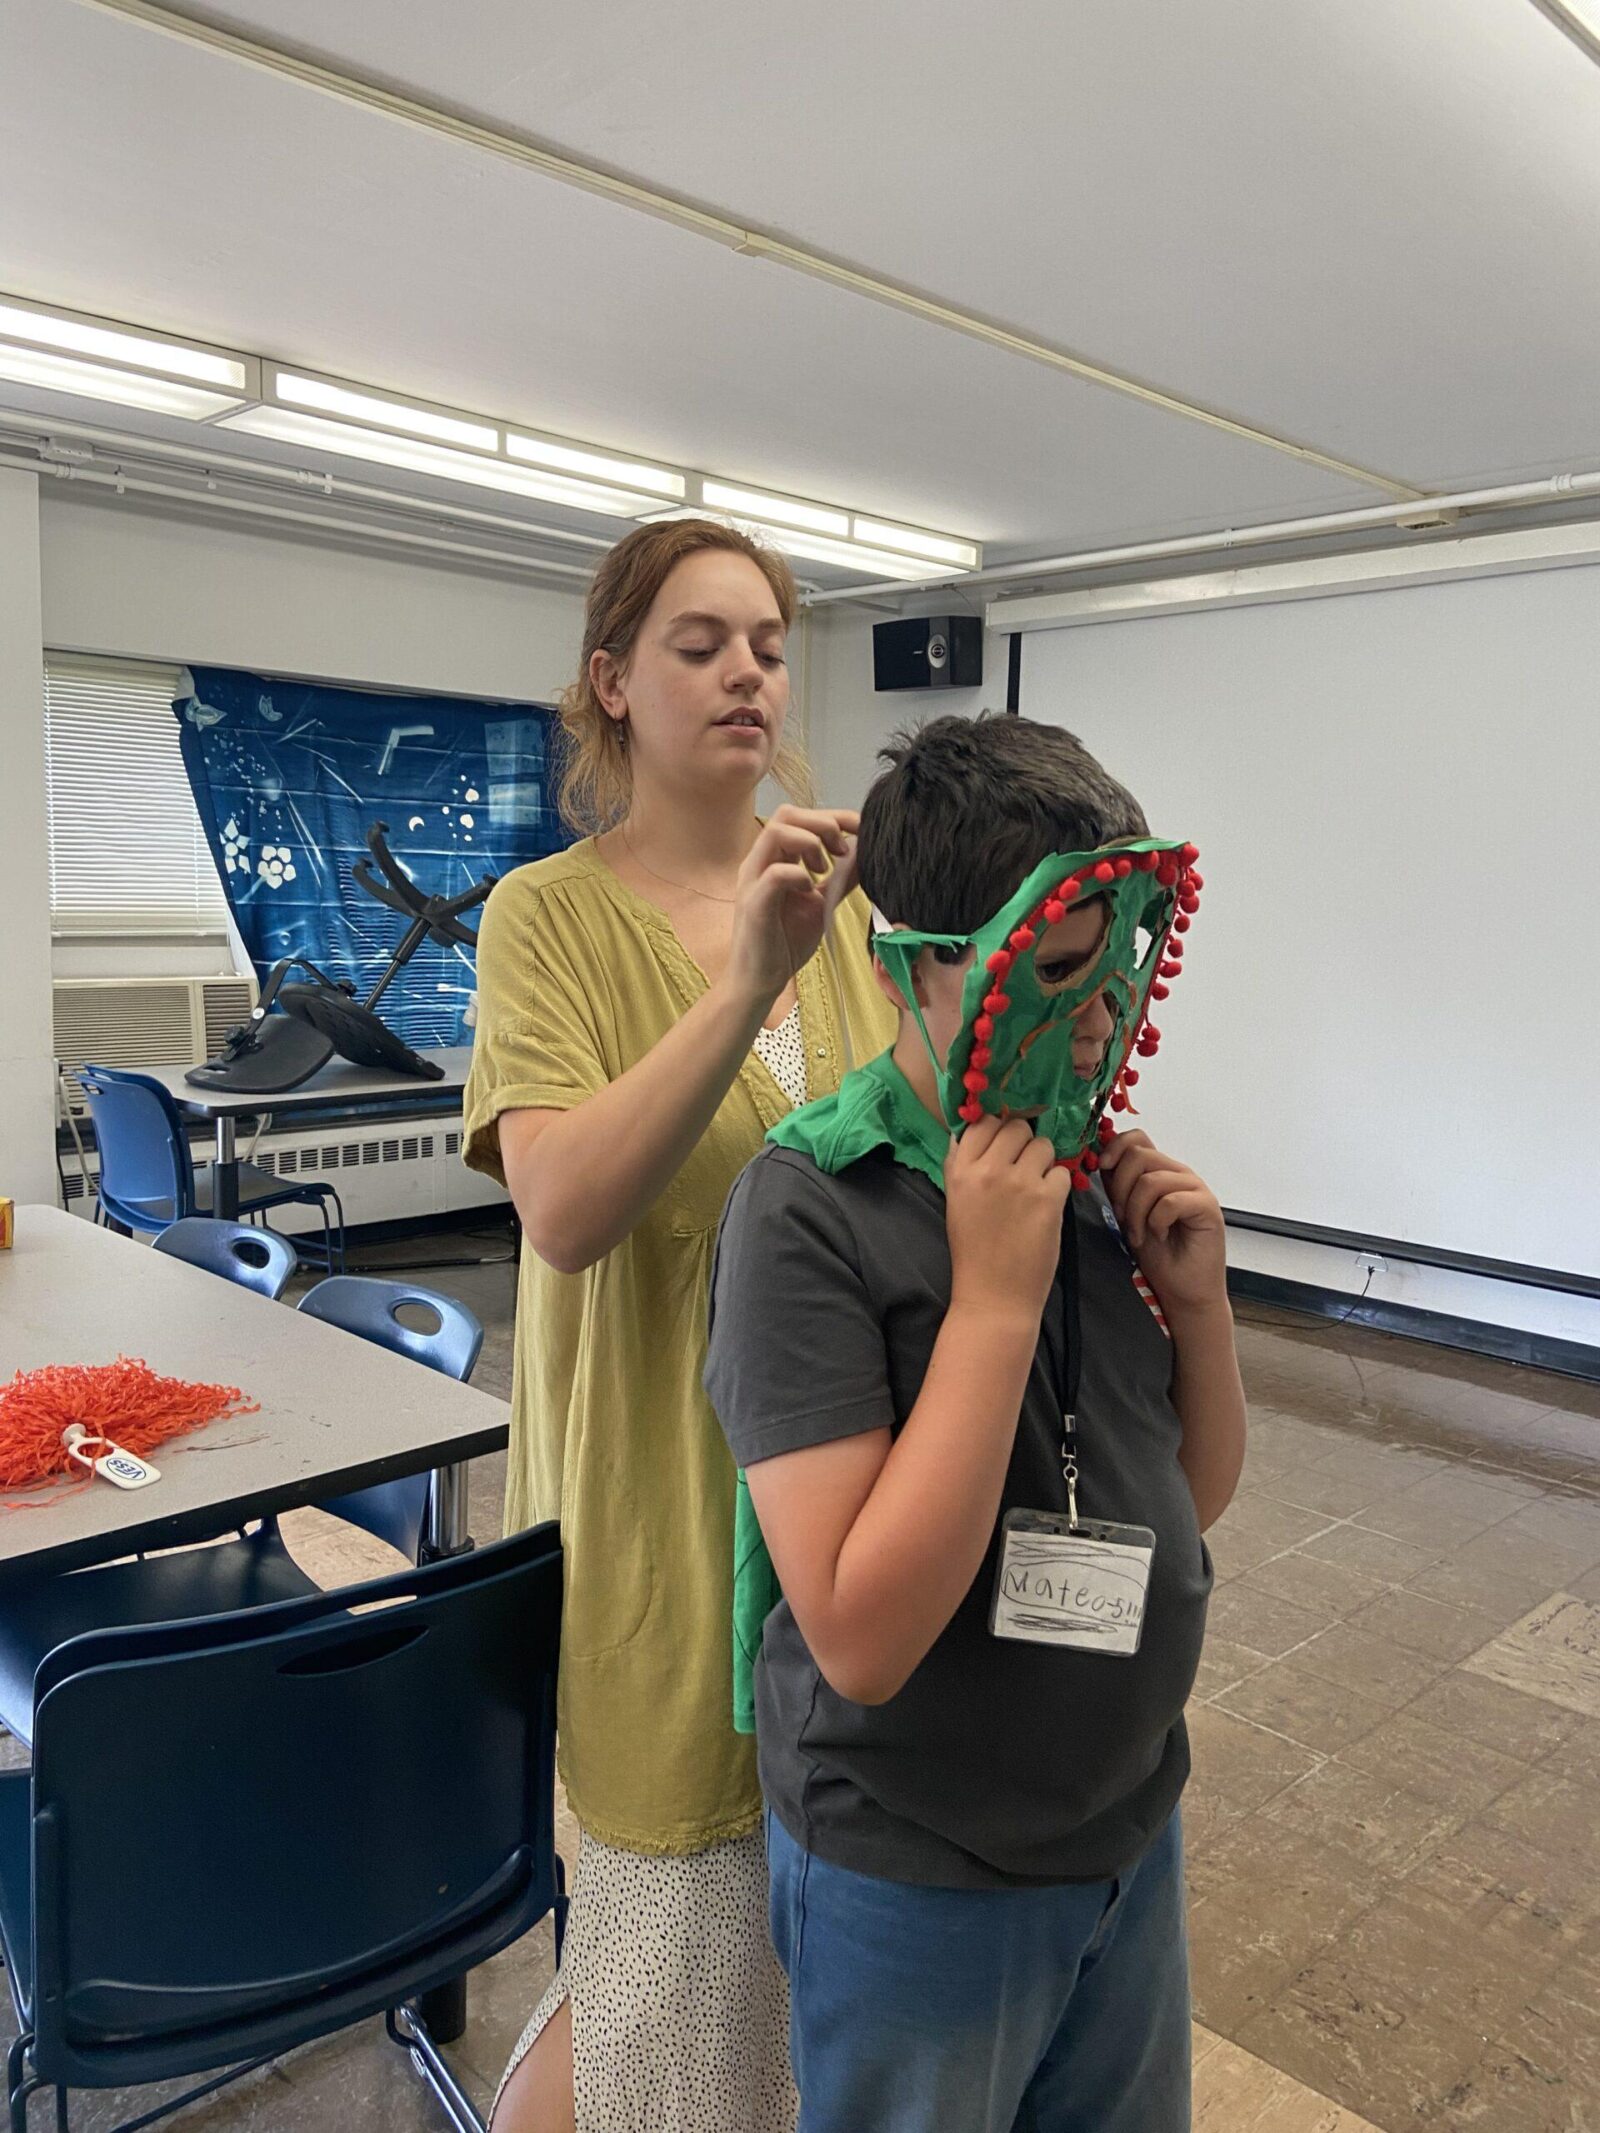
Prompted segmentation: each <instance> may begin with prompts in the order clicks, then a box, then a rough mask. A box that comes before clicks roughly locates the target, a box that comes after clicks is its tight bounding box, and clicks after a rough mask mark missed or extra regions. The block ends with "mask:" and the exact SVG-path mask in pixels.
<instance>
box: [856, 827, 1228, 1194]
mask: <svg viewBox="0 0 1600 2133" xmlns="http://www.w3.org/2000/svg"><path fill="white" fill-rule="evenodd" d="M1198 857H1199V854H1198V852H1197V851H1196V850H1195V847H1194V846H1193V845H1192V844H1175V843H1171V842H1169V841H1167V840H1165V839H1162V838H1154V837H1151V838H1144V839H1141V840H1140V841H1138V842H1135V843H1129V844H1118V845H1111V846H1107V847H1106V848H1105V849H1104V850H1102V851H1098V852H1060V853H1057V854H1055V855H1054V856H1053V857H1051V858H1049V859H1047V860H1045V861H1044V862H1043V864H1042V865H1040V866H1037V867H1035V868H1034V870H1033V872H1032V873H1031V874H1030V875H1029V876H1028V878H1027V880H1026V881H1025V882H1024V883H1023V884H1022V886H1021V888H1020V889H1018V890H1017V892H1016V894H1015V895H1014V896H1013V897H1012V898H1011V899H1010V901H1009V902H1008V903H1007V904H1006V905H1005V906H1004V907H1003V908H1002V909H1001V910H999V911H997V912H996V913H995V915H994V917H993V918H992V919H990V920H989V922H988V924H987V925H985V926H982V927H980V928H979V930H978V931H977V932H976V933H972V934H948V933H913V932H909V931H894V932H889V933H879V934H875V935H874V937H873V942H872V946H873V952H874V953H875V954H876V956H877V958H878V960H879V962H881V963H882V965H883V967H884V969H885V970H886V971H887V972H888V973H889V975H890V977H891V978H892V979H893V981H894V984H895V987H896V989H897V990H898V992H899V993H900V995H901V997H902V999H903V1000H904V1001H905V1003H906V1005H907V1007H909V1008H910V1010H911V1012H912V1014H913V1015H915V1017H916V1019H917V1027H918V1028H919V1029H920V1030H921V1032H922V1040H923V1042H924V1044H926V1045H927V1047H928V1055H929V1057H930V1058H931V1059H932V1060H933V1063H934V1066H935V1068H936V1069H938V1072H939V1101H940V1106H941V1108H942V1110H943V1112H944V1119H945V1124H946V1125H947V1126H948V1128H949V1129H950V1131H951V1132H952V1133H956V1132H959V1130H960V1127H961V1125H962V1124H963V1123H965V1124H968V1125H970V1124H972V1123H973V1122H974V1121H975V1120H977V1119H979V1118H982V1117H983V1116H984V1114H985V1113H986V1112H987V1113H989V1114H991V1115H993V1116H995V1117H998V1118H1013V1117H1016V1116H1018V1115H1021V1116H1024V1117H1029V1118H1032V1119H1033V1121H1034V1124H1035V1129H1036V1131H1038V1132H1040V1133H1042V1134H1044V1135H1045V1136H1046V1138H1047V1139H1049V1140H1050V1141H1052V1142H1053V1143H1054V1145H1055V1150H1056V1154H1057V1156H1058V1157H1059V1158H1060V1160H1061V1161H1062V1162H1063V1163H1064V1164H1065V1165H1066V1166H1067V1168H1068V1169H1070V1170H1071V1171H1072V1173H1073V1182H1074V1183H1075V1184H1077V1185H1081V1186H1086V1185H1087V1184H1088V1182H1089V1177H1090V1175H1091V1174H1092V1173H1093V1172H1094V1171H1095V1170H1097V1169H1098V1168H1099V1162H1100V1158H1099V1155H1098V1152H1097V1143H1098V1142H1099V1141H1102V1140H1106V1139H1109V1138H1110V1135H1111V1131H1112V1128H1111V1123H1110V1120H1109V1119H1107V1118H1105V1116H1104V1113H1105V1110H1106V1108H1107V1105H1108V1103H1109V1105H1110V1108H1111V1109H1112V1110H1116V1111H1121V1110H1126V1109H1127V1107H1128V1097H1127V1089H1128V1086H1129V1085H1130V1084H1132V1083H1134V1082H1136V1081H1137V1080H1138V1078H1139V1071H1138V1069H1137V1067H1135V1066H1133V1065H1131V1064H1130V1061H1131V1059H1132V1056H1133V1055H1134V1054H1135V1053H1137V1054H1138V1055H1139V1056H1140V1057H1141V1058H1149V1057H1150V1056H1151V1054H1153V1053H1154V1051H1155V1050H1156V1047H1157V1045H1158V1044H1159V1043H1160V1035H1161V1033H1160V1031H1159V1030H1157V1029H1155V1028H1154V1027H1153V1026H1152V1025H1151V1023H1150V1022H1148V1021H1147V1020H1146V1014H1147V1011H1148V1008H1149V1004H1150V1002H1151V1000H1152V999H1154V1000H1164V999H1165V998H1166V996H1167V988H1168V984H1169V982H1170V980H1171V979H1173V978H1175V977H1176V976H1177V975H1178V972H1179V970H1180V969H1181V968H1182V960H1183V942H1182V940H1181V938H1179V937H1178V936H1181V935H1182V934H1184V933H1187V931H1188V930H1189V922H1190V917H1191V914H1192V913H1193V912H1194V911H1195V910H1196V909H1197V908H1198V906H1199V901H1200V889H1201V886H1202V884H1201V879H1200V876H1199V875H1198V874H1197V873H1196V872H1195V871H1194V862H1195V860H1196V859H1197V858H1198ZM1091 898H1094V899H1096V900H1097V902H1098V903H1099V905H1100V906H1102V907H1103V909H1104V911H1105V923H1104V925H1103V927H1102V929H1101V935H1100V942H1099V946H1098V947H1097V948H1096V949H1095V950H1094V951H1093V953H1092V954H1091V955H1090V957H1089V958H1088V960H1087V961H1086V962H1084V963H1082V964H1080V965H1079V966H1078V967H1077V968H1075V969H1074V970H1073V971H1072V972H1071V974H1070V977H1068V978H1067V979H1066V980H1065V981H1064V982H1057V981H1055V980H1050V981H1046V980H1045V979H1043V978H1041V977H1040V974H1039V971H1038V969H1037V968H1036V965H1035V960H1034V953H1033V950H1034V946H1035V943H1036V942H1037V941H1038V939H1039V936H1040V935H1041V934H1042V933H1043V932H1044V931H1045V929H1046V928H1047V927H1049V926H1053V925H1058V924H1059V923H1060V921H1061V920H1062V919H1063V918H1064V917H1065V916H1066V914H1067V912H1068V910H1069V909H1071V908H1072V907H1073V906H1074V905H1076V904H1083V903H1086V902H1088V901H1089V900H1090V899H1091ZM925 948H932V949H935V950H943V951H945V952H946V953H947V954H948V953H952V952H964V951H965V950H966V949H968V948H973V949H975V950H976V951H977V952H976V954H975V955H974V956H973V959H972V968H971V969H970V970H969V971H968V973H967V979H966V984H965V987H964V989H963V992H962V1000H961V1006H962V1019H961V1027H960V1029H959V1030H958V1031H957V1033H956V1036H955V1038H954V1040H953V1042H952V1043H951V1046H950V1052H949V1057H948V1059H947V1060H946V1061H945V1062H944V1064H943V1066H941V1065H940V1062H939V1059H938V1056H937V1054H936V1053H935V1051H934V1048H933V1043H932V1040H931V1039H930V1038H929V1036H928V1029H927V1024H926V1023H925V1022H924V1021H923V1018H922V1009H921V1007H920V1005H919V1004H918V1001H917V996H916V988H915V986H914V985H913V983H912V969H913V966H914V965H915V963H916V960H917V957H918V956H919V955H920V954H921V953H922V951H923V949H925ZM1096 994H1104V996H1105V1002H1106V1006H1107V1007H1108V1009H1109V1010H1110V1014H1111V1018H1112V1022H1113V1025H1114V1027H1113V1029H1112V1034H1111V1038H1110V1041H1109V1042H1108V1044H1107V1046H1106V1050H1105V1056H1104V1058H1103V1059H1102V1060H1101V1062H1100V1065H1099V1067H1098V1069H1097V1070H1096V1072H1095V1073H1094V1074H1093V1075H1092V1076H1090V1077H1089V1078H1088V1079H1084V1078H1082V1077H1080V1076H1079V1075H1078V1074H1077V1073H1076V1072H1075V1071H1074V1069H1073V1064H1072V1026H1073V1024H1074V1022H1075V1021H1076V1020H1077V1018H1078V1016H1079V1015H1080V1014H1081V1013H1082V1012H1083V1010H1084V1009H1085V1008H1086V1007H1087V1006H1088V1005H1089V1003H1090V1001H1091V1000H1093V999H1094V997H1095V996H1096Z"/></svg>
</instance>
